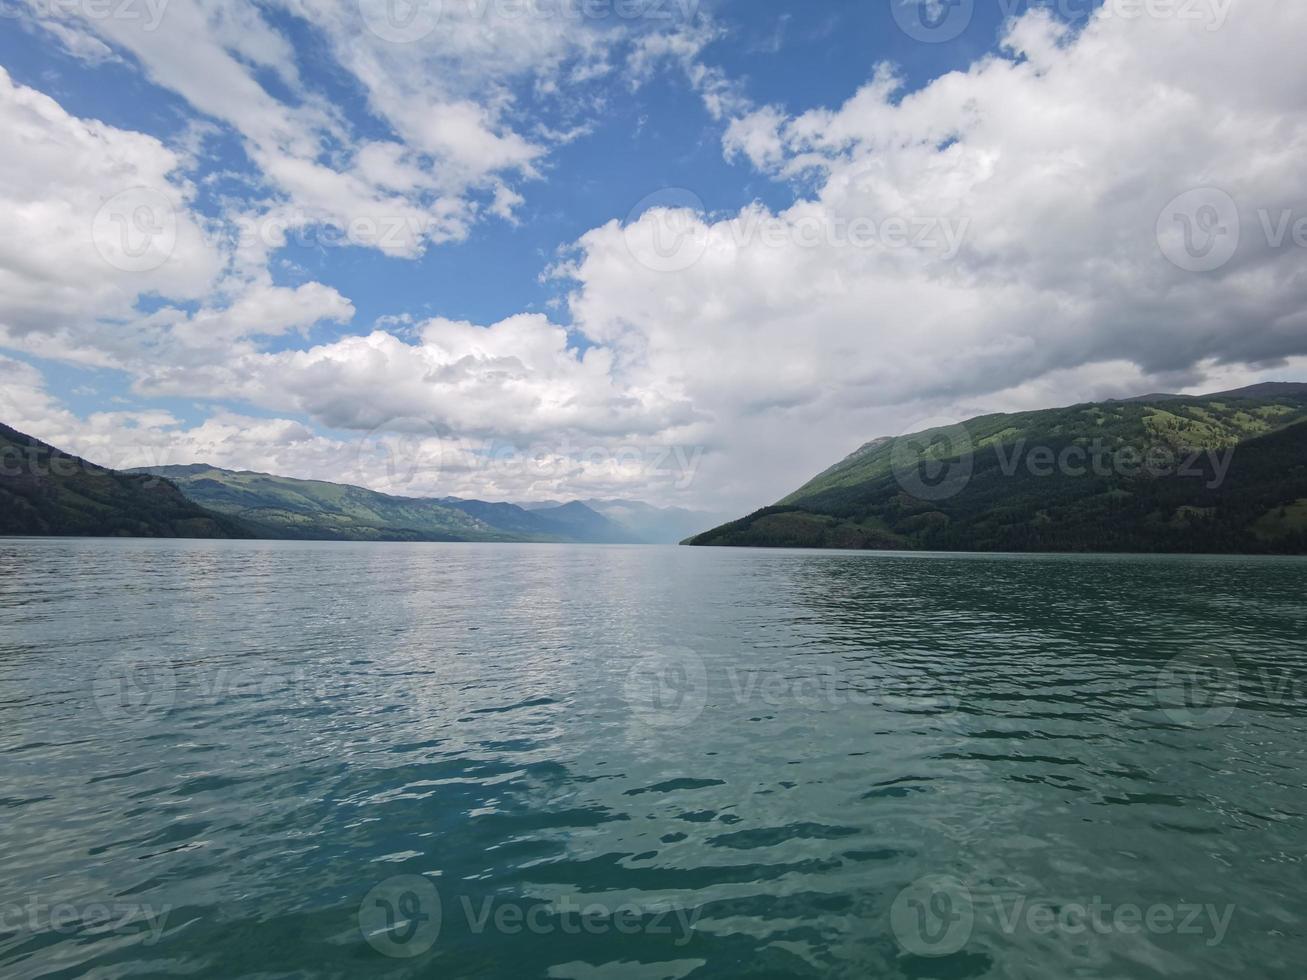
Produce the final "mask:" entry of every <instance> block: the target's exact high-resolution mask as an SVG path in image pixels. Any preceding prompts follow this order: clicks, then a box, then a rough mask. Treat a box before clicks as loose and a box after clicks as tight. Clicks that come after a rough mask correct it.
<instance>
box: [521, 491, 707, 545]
mask: <svg viewBox="0 0 1307 980" xmlns="http://www.w3.org/2000/svg"><path fill="white" fill-rule="evenodd" d="M580 503H582V504H584V505H585V506H586V507H589V508H590V509H591V510H593V511H596V512H598V513H600V514H603V515H604V517H606V518H608V519H609V520H610V521H613V522H614V523H616V524H619V525H621V526H622V527H624V528H626V529H627V530H628V531H629V532H631V533H632V534H634V535H635V536H636V537H637V538H639V539H640V540H642V541H644V542H645V543H646V544H679V543H680V542H682V541H684V540H685V539H686V538H688V537H690V536H691V535H693V534H699V533H700V532H702V531H706V530H708V528H710V527H713V526H714V525H717V524H720V523H721V522H722V521H724V520H726V519H727V518H728V517H729V516H730V515H728V514H718V513H709V512H706V511H698V510H689V509H687V508H684V507H655V506H653V505H652V504H647V503H644V502H643V501H640V500H598V499H594V498H590V499H586V500H582V501H580ZM518 506H519V507H522V508H524V509H525V510H530V511H540V510H545V509H548V508H553V507H558V506H560V503H559V501H557V500H545V501H535V502H527V503H519V504H518Z"/></svg>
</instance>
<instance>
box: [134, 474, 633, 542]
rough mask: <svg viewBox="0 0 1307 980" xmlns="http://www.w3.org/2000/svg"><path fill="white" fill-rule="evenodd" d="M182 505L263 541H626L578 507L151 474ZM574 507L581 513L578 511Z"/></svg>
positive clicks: (242, 477)
mask: <svg viewBox="0 0 1307 980" xmlns="http://www.w3.org/2000/svg"><path fill="white" fill-rule="evenodd" d="M137 472H143V473H150V474H154V475H156V476H162V477H165V478H167V479H169V480H171V481H173V482H174V483H176V485H177V486H178V487H179V488H180V489H181V491H182V493H184V494H185V495H186V496H187V497H188V498H190V499H191V500H192V501H194V502H195V503H197V504H200V505H202V506H204V507H206V508H209V509H210V510H214V511H217V512H219V513H222V514H229V515H231V516H233V517H237V518H239V519H240V520H241V521H243V522H244V523H246V524H247V525H249V526H251V527H253V528H255V529H256V530H257V531H258V532H259V534H260V535H261V536H263V537H270V538H302V539H308V540H328V541H497V542H510V541H523V542H574V543H575V542H579V543H613V542H619V541H631V540H632V537H631V536H630V535H629V534H628V533H627V532H625V531H624V530H623V529H622V528H620V527H618V526H617V525H615V524H613V523H612V522H610V521H608V520H607V519H606V518H604V517H603V516H602V515H600V514H597V513H594V512H593V511H590V510H589V509H588V508H585V507H584V506H582V505H579V504H578V505H567V506H566V507H559V508H553V509H547V510H542V511H536V512H529V511H526V510H523V509H522V508H521V507H517V506H515V505H514V504H493V503H485V502H484V501H479V500H461V499H459V498H456V497H447V498H444V499H441V500H434V499H426V498H417V497H396V496H391V495H389V494H384V493H377V492H376V491H374V490H367V489H364V488H363V487H353V486H347V485H344V484H338V483H326V482H322V481H318V480H295V479H291V478H289V477H282V476H271V475H269V474H266V473H251V472H236V471H233V470H224V469H219V468H218V467H215V466H208V465H205V464H195V465H190V466H160V467H150V468H147V469H144V470H140V471H137ZM576 508H580V509H579V510H578V509H576Z"/></svg>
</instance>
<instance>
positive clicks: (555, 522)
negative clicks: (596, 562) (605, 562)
mask: <svg viewBox="0 0 1307 980" xmlns="http://www.w3.org/2000/svg"><path fill="white" fill-rule="evenodd" d="M443 503H447V504H448V505H449V506H451V507H456V508H459V509H460V510H463V511H464V512H465V513H468V514H472V515H474V516H476V517H478V518H479V519H481V520H484V521H486V522H487V523H489V524H492V525H494V526H495V527H499V528H503V529H505V530H509V529H512V530H515V531H517V532H518V533H521V534H527V535H533V536H535V537H541V536H543V537H545V538H548V539H553V540H560V541H574V542H578V543H582V544H641V543H643V542H642V541H641V539H640V538H639V537H638V536H637V535H635V534H633V533H632V532H631V531H629V530H628V529H627V528H625V527H623V526H621V525H620V524H617V523H615V522H613V521H610V520H609V519H608V518H607V517H605V516H604V515H602V514H600V513H598V512H597V511H594V510H592V509H591V508H589V507H587V506H586V505H585V504H583V503H581V502H580V501H573V502H572V503H570V504H559V503H554V502H551V503H549V504H545V505H542V506H540V507H535V508H531V509H528V508H525V507H521V506H518V505H517V504H503V503H500V504H488V503H485V502H484V501H480V500H459V499H458V498H457V497H447V498H445V500H444V501H443Z"/></svg>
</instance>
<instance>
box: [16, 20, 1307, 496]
mask: <svg viewBox="0 0 1307 980" xmlns="http://www.w3.org/2000/svg"><path fill="white" fill-rule="evenodd" d="M1304 37H1307V5H1304V4H1302V3H1301V2H1299V0H1052V2H1048V3H1029V2H1024V0H856V2H854V0H849V2H845V0H810V2H805V3H798V2H790V3H782V2H778V0H443V2H440V0H258V2H254V0H0V132H3V133H4V134H5V135H4V144H3V147H2V148H0V421H3V422H5V423H6V424H9V425H11V426H13V427H15V428H17V429H19V430H21V431H24V432H27V433H29V434H31V435H34V436H37V437H38V438H41V439H43V440H45V441H47V442H50V443H52V444H54V445H57V446H59V447H60V448H63V449H67V450H70V451H74V452H77V453H79V454H81V455H84V456H86V457H87V458H89V459H92V460H93V461H95V462H98V463H101V464H103V465H108V466H114V467H120V468H126V467H130V466H143V465H166V464H179V463H193V462H205V463H211V464H214V465H219V466H224V467H229V468H233V469H253V470H258V471H262V472H273V473H277V474H281V475H285V476H292V477H300V478H313V479H327V480H332V481H336V482H348V483H356V484H360V485H364V486H369V487H372V488H374V489H378V490H383V491H387V492H393V493H401V494H405V495H409V496H427V495H433V496H446V495H457V496H463V497H477V498H481V499H493V500H516V501H529V500H543V499H564V500H566V499H575V498H582V499H584V498H591V497H602V498H614V497H616V498H629V499H642V500H647V501H650V502H652V503H655V504H661V505H678V506H687V507H696V508H701V509H707V510H711V511H714V512H726V513H736V512H738V513H744V512H745V511H748V510H751V509H754V508H756V507H760V506H764V505H766V504H769V503H771V502H773V501H775V500H777V499H779V498H780V497H782V496H784V495H785V494H787V493H788V492H789V491H791V490H793V489H795V488H796V487H797V486H799V485H800V484H802V483H804V482H805V481H806V480H807V479H808V478H810V477H811V476H812V475H814V474H815V473H817V472H818V471H820V470H822V469H824V468H826V467H827V466H829V465H831V464H832V463H834V462H835V461H837V460H838V459H840V458H842V457H843V456H845V455H847V454H848V453H850V452H852V451H854V450H855V449H857V448H858V447H859V446H860V445H862V444H863V443H865V442H867V441H869V440H871V439H874V438H877V437H881V436H885V435H897V434H901V433H906V432H911V431H916V430H919V429H923V428H927V427H930V426H933V425H939V424H943V423H948V422H953V421H958V420H961V419H965V418H968V417H971V416H974V415H978V414H983V413H986V412H992V411H1017V410H1025V409H1030V408H1040V407H1051V406H1055V405H1065V404H1072V403H1075V402H1079V401H1086V400H1091V399H1101V398H1111V397H1119V396H1129V395H1133V394H1139V393H1143V392H1152V391H1159V390H1166V391H1183V392H1201V391H1210V390H1221V389H1226V388H1231V387H1235V386H1238V385H1242V384H1248V383H1254V382H1257V381H1263V380H1307V168H1304V167H1303V166H1302V161H1303V160H1304V159H1307V153H1304V151H1305V150H1307V59H1304V58H1303V57H1302V56H1301V43H1302V39H1303V38H1304Z"/></svg>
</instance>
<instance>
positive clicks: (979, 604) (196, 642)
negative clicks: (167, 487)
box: [0, 540, 1307, 980]
mask: <svg viewBox="0 0 1307 980" xmlns="http://www.w3.org/2000/svg"><path fill="white" fill-rule="evenodd" d="M1305 584H1307V563H1304V562H1302V561H1297V560H1264V559H1257V560H1243V559H1227V558H1220V559H1207V558H1119V557H1092V558H1073V557H1001V556H1000V557H972V556H906V555H844V554H829V553H784V552H748V551H711V550H707V551H705V550H691V549H675V548H647V549H640V548H583V547H547V546H541V547H526V546H523V547H517V546H484V547H483V546H465V545H412V546H409V545H351V544H304V543H222V542H150V541H87V540H69V541H59V540H8V541H0V611H2V615H3V633H0V723H2V726H0V780H2V781H0V858H2V860H3V870H4V874H3V876H0V881H2V882H3V884H2V885H0V889H2V890H0V916H3V918H2V919H0V975H4V976H6V977H37V976H68V977H72V976H94V977H119V976H151V977H161V976H187V977H234V976H257V977H309V976H335V977H360V976H386V977H402V976H431V977H470V976H476V977H504V978H510V977H512V978H517V977H577V978H594V977H623V978H625V977H634V978H657V977H689V976H694V977H744V976H750V977H753V976H756V977H763V976H774V977H781V976H814V977H816V976H836V977H869V976H871V977H1013V978H1017V977H1022V978H1024V977H1030V978H1041V980H1042V978H1049V977H1062V976H1076V977H1102V978H1122V977H1172V976H1174V977H1188V976H1192V977H1226V976H1247V977H1262V978H1278V977H1285V978H1290V977H1292V978H1295V980H1296V978H1297V977H1299V976H1301V975H1302V970H1303V963H1304V962H1307V928H1305V926H1304V921H1303V919H1304V912H1305V911H1307V899H1305V898H1304V897H1303V896H1304V880H1305V879H1304V860H1305V855H1307V823H1305V817H1307V788H1304V784H1305V782H1307V781H1305V780H1304V761H1305V759H1304V756H1305V754H1307V748H1305V745H1307V742H1305V741H1304V738H1303V732H1304V698H1303V695H1304V686H1303V685H1304V680H1307V639H1305V635H1307V634H1305V631H1304V618H1305V616H1307V605H1305V603H1304V585H1305Z"/></svg>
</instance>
